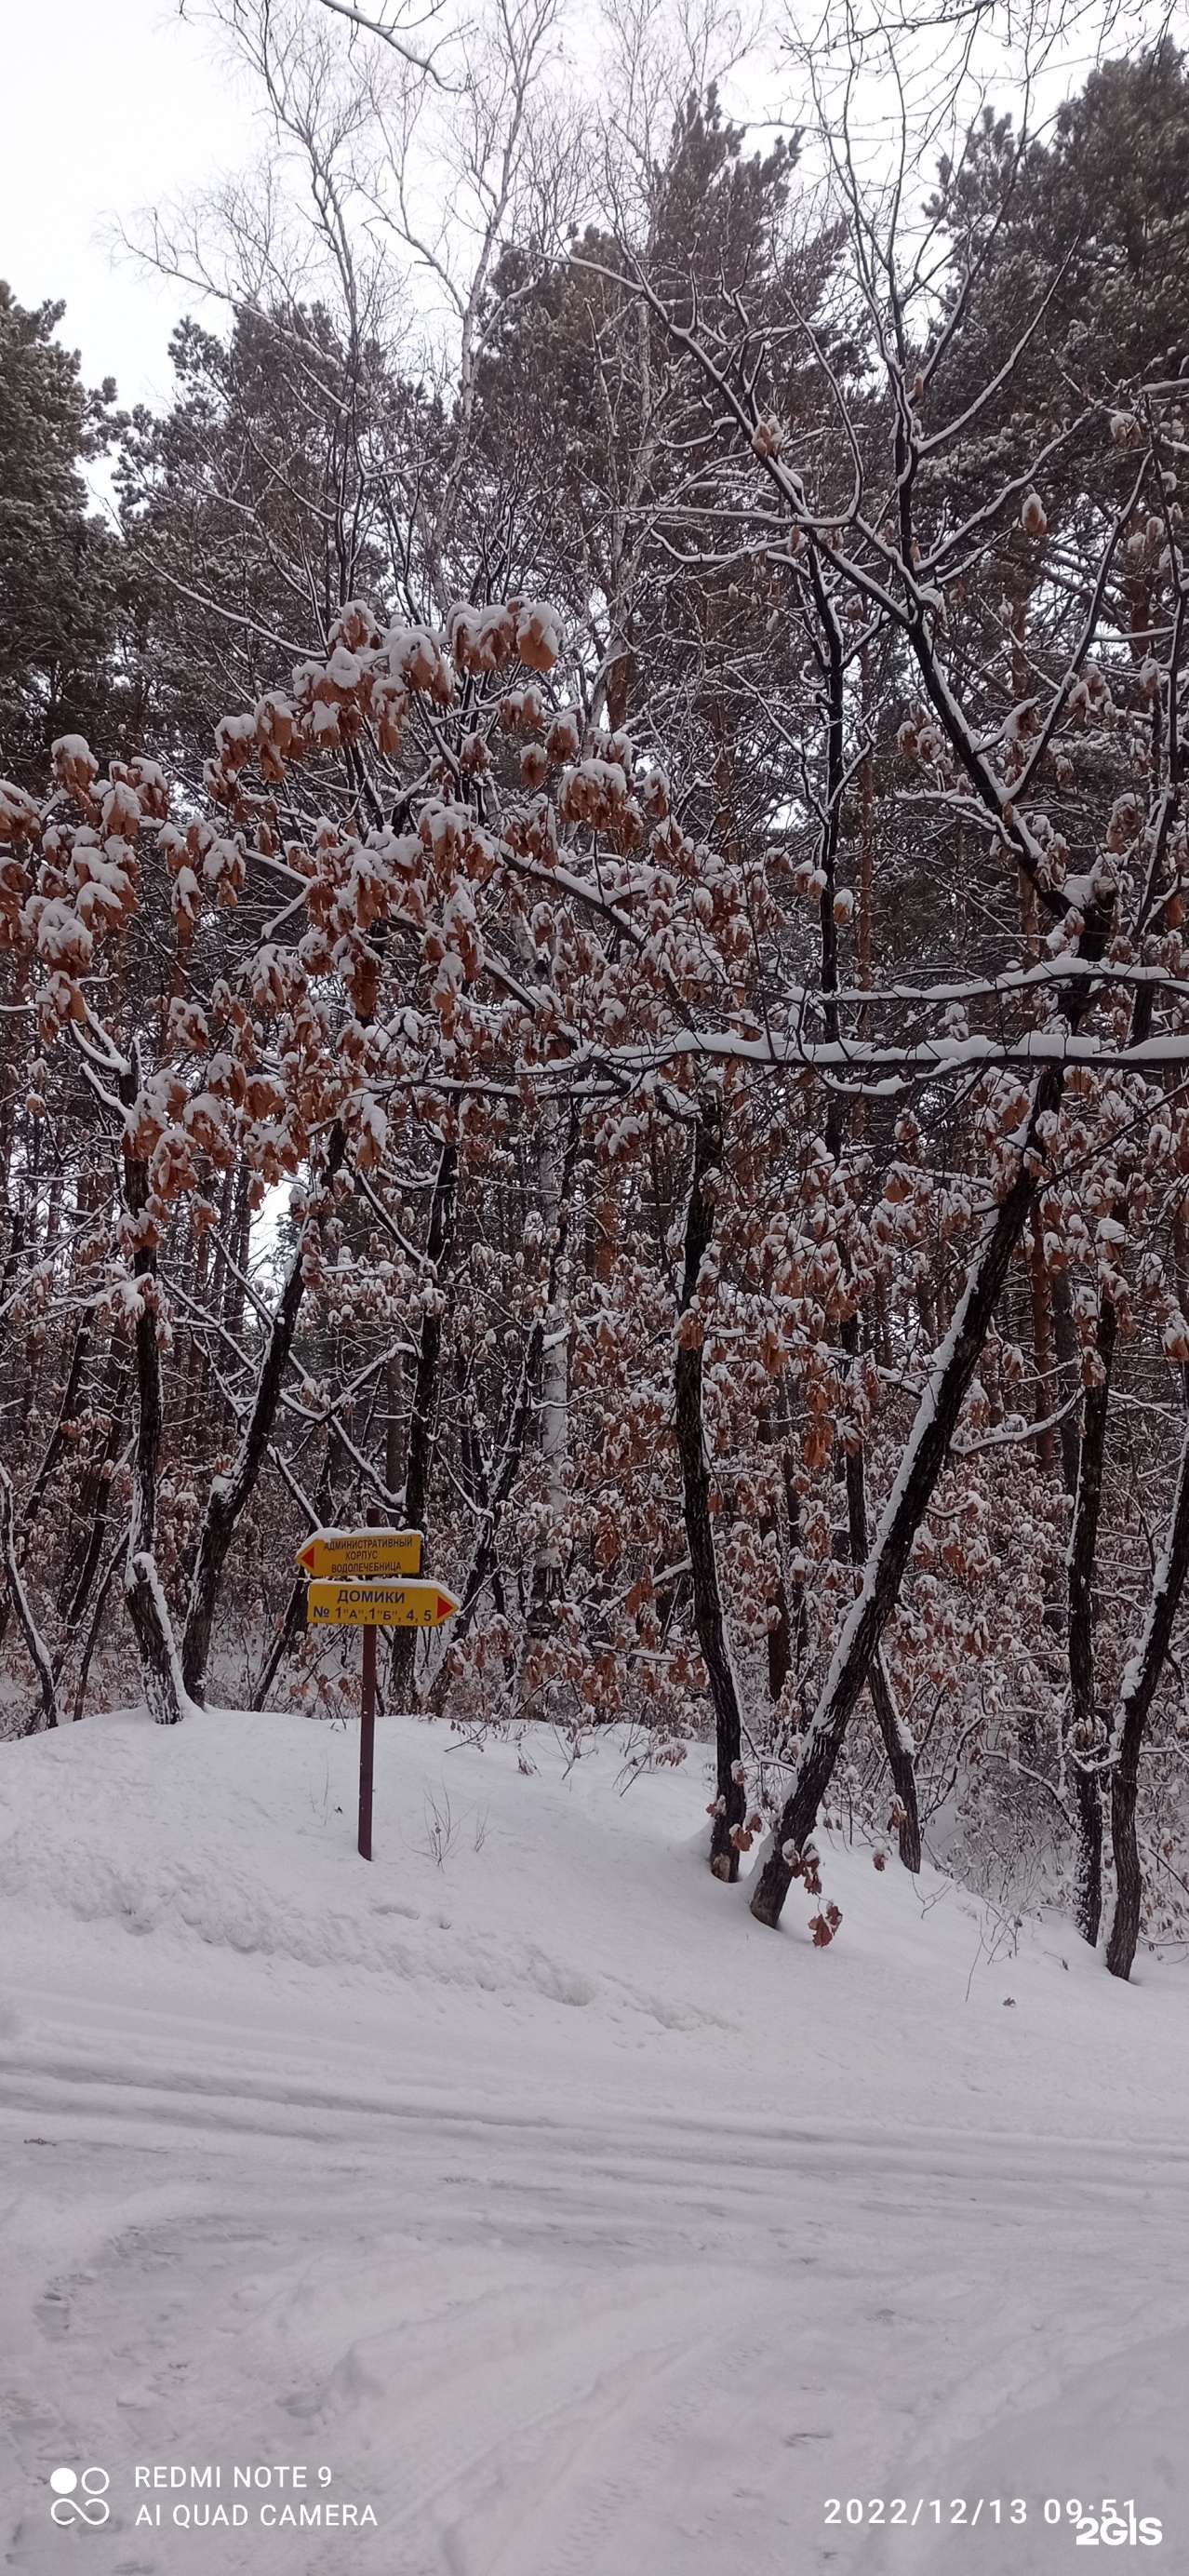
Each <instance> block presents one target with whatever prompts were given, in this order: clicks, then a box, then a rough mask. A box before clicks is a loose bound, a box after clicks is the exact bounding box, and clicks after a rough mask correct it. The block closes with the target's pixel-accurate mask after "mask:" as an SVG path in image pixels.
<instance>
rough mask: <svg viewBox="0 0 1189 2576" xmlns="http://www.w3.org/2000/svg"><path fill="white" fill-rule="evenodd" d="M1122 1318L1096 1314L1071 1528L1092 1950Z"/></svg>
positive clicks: (1077, 1772)
mask: <svg viewBox="0 0 1189 2576" xmlns="http://www.w3.org/2000/svg"><path fill="white" fill-rule="evenodd" d="M1117 1335H1118V1319H1117V1317H1116V1314H1115V1309H1114V1306H1113V1304H1112V1302H1111V1300H1110V1298H1109V1297H1106V1296H1104V1297H1103V1299H1102V1303H1101V1305H1100V1308H1099V1314H1098V1337H1097V1340H1098V1359H1099V1364H1100V1367H1101V1369H1102V1379H1101V1383H1100V1384H1099V1385H1098V1386H1089V1387H1087V1389H1086V1393H1085V1396H1084V1398H1083V1403H1082V1437H1081V1443H1080V1448H1079V1453H1078V1477H1077V1488H1076V1492H1075V1495H1074V1506H1073V1526H1072V1529H1071V1531H1070V1536H1069V1733H1068V1736H1067V1738H1066V1752H1067V1754H1068V1758H1069V1765H1070V1771H1071V1774H1072V1778H1073V1791H1074V1797H1075V1800H1076V1802H1077V1820H1078V1832H1077V1861H1076V1866H1075V1878H1074V1916H1075V1920H1076V1922H1077V1927H1078V1930H1079V1932H1080V1933H1081V1936H1082V1939H1083V1941H1088V1942H1089V1943H1090V1946H1091V1949H1093V1947H1094V1945H1095V1943H1096V1942H1097V1939H1098V1931H1099V1925H1100V1924H1101V1921H1102V1793H1101V1790H1100V1788H1099V1773H1098V1756H1099V1755H1100V1753H1101V1751H1102V1747H1101V1745H1100V1744H1099V1742H1098V1720H1097V1713H1096V1710H1095V1706H1094V1629H1093V1614H1094V1600H1093V1595H1094V1565H1095V1558H1096V1555H1097V1550H1098V1522H1099V1515H1100V1512H1101V1508H1102V1470H1103V1461H1104V1458H1105V1454H1106V1424H1107V1413H1108V1409H1109V1406H1110V1394H1111V1371H1112V1369H1113V1367H1114V1358H1115V1343H1116V1339H1117Z"/></svg>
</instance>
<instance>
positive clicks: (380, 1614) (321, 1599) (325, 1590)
mask: <svg viewBox="0 0 1189 2576" xmlns="http://www.w3.org/2000/svg"><path fill="white" fill-rule="evenodd" d="M458 1606H459V1605H458V1603H457V1601H456V1600H455V1598H454V1595H453V1593H451V1592H443V1590H442V1588H441V1585H440V1584H437V1583H311V1585H310V1588H309V1592H308V1595H307V1618H308V1621H309V1625H310V1627H311V1628H440V1627H441V1626H442V1624H443V1622H444V1621H445V1620H447V1619H453V1618H454V1617H455V1616H456V1614H457V1611H458Z"/></svg>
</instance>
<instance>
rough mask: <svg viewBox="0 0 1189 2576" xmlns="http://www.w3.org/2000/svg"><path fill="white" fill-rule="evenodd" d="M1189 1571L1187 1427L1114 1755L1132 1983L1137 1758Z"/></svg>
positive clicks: (1115, 1962)
mask: <svg viewBox="0 0 1189 2576" xmlns="http://www.w3.org/2000/svg"><path fill="white" fill-rule="evenodd" d="M1187 1571H1189V1427H1187V1428H1186V1431H1185V1436H1184V1439H1183V1441H1182V1443H1181V1455H1180V1460H1179V1463H1178V1466H1177V1480H1176V1487H1175V1490H1174V1494H1173V1506H1172V1514H1171V1518H1170V1522H1169V1532H1168V1545H1167V1547H1166V1549H1165V1551H1164V1554H1163V1556H1162V1557H1161V1559H1160V1561H1159V1564H1158V1565H1157V1568H1156V1573H1155V1578H1154V1580H1153V1584H1152V1598H1151V1601H1150V1602H1149V1604H1148V1615H1147V1619H1146V1621H1145V1623H1144V1629H1143V1633H1142V1635H1141V1637H1140V1640H1139V1643H1138V1645H1137V1647H1136V1651H1135V1653H1134V1655H1132V1656H1131V1657H1130V1658H1129V1660H1128V1662H1127V1664H1126V1665H1125V1666H1124V1672H1123V1688H1122V1692H1121V1694H1120V1699H1119V1705H1118V1709H1117V1711H1116V1714H1115V1723H1114V1728H1113V1730H1112V1739H1111V1753H1112V1756H1113V1768H1112V1773H1111V1845H1112V1849H1113V1852H1114V1861H1115V1912H1114V1919H1113V1921H1112V1923H1111V1929H1110V1937H1109V1940H1108V1942H1107V1946H1106V1964H1107V1966H1108V1968H1109V1969H1110V1972H1111V1975H1112V1977H1124V1978H1126V1977H1129V1976H1130V1975H1131V1969H1132V1963H1133V1961H1134V1958H1135V1947H1136V1943H1137V1941H1138V1939H1139V1916H1140V1904H1141V1900H1142V1897H1143V1877H1142V1873H1141V1870H1140V1865H1139V1844H1138V1842H1137V1839H1136V1831H1135V1810H1136V1803H1137V1800H1138V1796H1139V1757H1140V1749H1141V1746H1142V1744H1143V1740H1144V1729H1145V1727H1146V1725H1147V1722H1148V1712H1149V1710H1150V1708H1151V1705H1152V1701H1153V1698H1154V1697H1155V1692H1156V1684H1157V1682H1158V1681H1159V1679H1160V1674H1161V1670H1162V1667H1163V1664H1164V1658H1165V1656H1166V1655H1167V1653H1168V1648H1169V1642H1170V1639H1171V1637H1172V1628H1173V1621H1174V1619H1175V1617H1176V1615H1177V1610H1178V1608H1179V1605H1180V1600H1181V1594H1182V1592H1183V1591H1184V1588H1185V1576H1186V1572H1187Z"/></svg>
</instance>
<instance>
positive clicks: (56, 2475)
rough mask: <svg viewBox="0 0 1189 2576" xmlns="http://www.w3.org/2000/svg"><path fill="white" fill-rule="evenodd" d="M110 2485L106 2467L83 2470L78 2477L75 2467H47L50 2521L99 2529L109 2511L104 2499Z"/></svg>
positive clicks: (101, 2527)
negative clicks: (77, 2523)
mask: <svg viewBox="0 0 1189 2576" xmlns="http://www.w3.org/2000/svg"><path fill="white" fill-rule="evenodd" d="M110 2484H111V2481H110V2479H109V2477H108V2474H107V2471H106V2469H84V2470H83V2471H82V2474H81V2476H80V2474H79V2472H78V2470H77V2469H51V2471H50V2485H51V2487H52V2488H53V2491H54V2501H53V2503H52V2505H51V2506H50V2520H51V2522H56V2523H61V2524H65V2523H71V2522H87V2523H89V2524H90V2526H91V2529H92V2531H102V2529H103V2526H104V2523H105V2522H106V2521H107V2518H108V2515H109V2513H110V2511H111V2507H110V2505H109V2504H108V2502H107V2490H108V2487H109V2485H110Z"/></svg>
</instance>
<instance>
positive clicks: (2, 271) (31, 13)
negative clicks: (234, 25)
mask: <svg viewBox="0 0 1189 2576" xmlns="http://www.w3.org/2000/svg"><path fill="white" fill-rule="evenodd" d="M186 5H187V8H188V11H189V14H188V15H187V16H183V15H182V14H181V11H180V8H179V0H0V35H2V44H0V66H2V69H3V75H4V81H5V90H6V99H7V110H6V115H5V120H4V149H3V152H2V153H0V276H4V277H7V278H8V280H9V282H10V284H11V285H12V287H13V289H14V292H15V293H16V294H17V296H18V297H19V298H20V300H21V302H22V303H24V304H36V303H40V302H41V301H42V300H43V298H45V297H47V296H52V297H55V298H57V297H64V298H65V299H66V308H67V309H66V314H65V318H64V320H63V322H62V324H61V326H60V328H61V337H62V339H63V340H64V341H65V343H66V345H67V346H68V347H71V348H77V349H79V350H80V351H81V354H82V359H83V367H84V373H85V376H86V379H87V381H88V383H96V382H98V381H99V379H100V378H101V377H103V376H104V375H108V374H110V375H114V376H115V378H116V381H117V385H118V389H119V397H120V400H121V402H123V403H132V402H136V401H138V400H145V401H149V402H157V401H163V400H165V399H167V398H168V396H169V393H170V390H171V370H170V367H169V360H168V340H169V333H170V329H171V327H172V325H173V323H174V322H175V321H176V320H177V319H178V318H179V316H180V315H181V314H182V313H183V312H184V311H195V310H197V309H200V308H199V306H198V302H197V298H196V297H195V296H194V294H193V293H192V292H187V291H186V290H184V289H183V288H181V287H179V286H176V285H172V284H166V283H165V282H163V281H162V280H160V279H158V278H156V277H155V276H154V275H153V274H152V273H151V272H150V271H147V270H146V269H145V268H144V267H143V266H141V265H140V264H139V263H135V262H133V261H131V260H130V259H129V258H128V257H127V256H126V255H125V256H124V257H122V258H120V259H118V260H117V259H115V258H114V257H113V254H112V252H111V250H110V249H109V247H108V246H107V245H106V243H105V241H104V239H103V233H104V228H105V226H110V224H111V223H112V221H113V219H114V220H117V221H123V222H124V223H126V224H131V223H132V222H133V220H134V218H135V216H136V215H137V213H138V211H139V210H140V209H142V208H144V207H147V206H153V205H157V204H161V203H162V202H165V201H167V200H169V199H171V198H175V197H177V196H179V195H185V194H186V193H188V192H189V191H190V190H192V189H194V188H196V187H200V186H207V185H210V184H211V183H212V182H214V181H215V180H216V179H217V178H218V177H219V175H220V174H221V173H223V172H227V171H233V170H236V169H239V168H242V166H243V164H244V162H245V161H246V160H247V159H248V158H249V157H250V156H251V154H252V152H253V149H254V147H258V145H259V142H260V139H261V127H260V125H259V124H257V125H256V127H255V130H253V122H252V118H251V115H250V111H249V104H248V100H247V97H246V95H245V93H244V91H243V90H240V89H237V87H236V86H235V84H234V82H233V80H232V76H231V74H230V72H229V70H228V68H227V66H226V64H225V63H221V62H220V60H219V58H218V56H217V53H216V50H215V45H214V39H213V37H212V35H211V33H210V31H209V28H207V27H204V25H203V22H202V16H201V11H202V6H203V0H186ZM727 5H728V0H723V6H724V9H725V8H726V7H727ZM776 14H778V12H777V11H776V9H775V7H774V6H773V8H772V16H773V18H774V17H775V15H776ZM576 19H577V26H578V29H579V31H580V29H581V26H582V11H581V10H580V9H579V10H578V11H577V12H576ZM1078 32H1079V34H1080V33H1081V32H1082V31H1081V30H1080V29H1079V30H1078ZM572 42H573V38H571V45H572ZM578 50H579V54H581V43H580V41H579V48H578ZM1115 50H1116V51H1119V50H1122V45H1121V44H1120V43H1119V41H1118V37H1116V42H1115ZM1081 54H1082V47H1081V46H1079V45H1078V44H1077V43H1076V41H1075V43H1074V44H1073V45H1072V47H1071V48H1070V49H1069V51H1068V54H1067V57H1066V60H1065V64H1064V69H1063V71H1058V70H1057V67H1056V65H1054V67H1053V69H1052V70H1051V72H1050V74H1049V75H1048V78H1047V80H1046V81H1045V83H1044V85H1043V86H1044V89H1045V91H1046V92H1047V93H1048V99H1047V104H1048V105H1049V107H1050V108H1051V107H1052V106H1053V105H1055V104H1056V100H1057V98H1058V97H1059V96H1060V95H1061V94H1062V92H1063V91H1064V90H1065V89H1066V88H1067V87H1068V86H1071V85H1075V84H1076V83H1077V82H1078V81H1080V79H1082V78H1084V76H1085V71H1086V69H1087V68H1088V60H1085V59H1080V58H1079V57H1080V56H1081ZM571 58H572V55H571ZM754 77H755V76H754V75H752V76H751V78H752V80H753V81H754ZM787 78H788V73H787V71H786V73H785V74H784V76H783V78H782V81H781V86H782V88H783V87H784V81H785V80H787ZM794 79H795V75H794ZM733 86H734V85H733V84H732V87H733ZM996 86H1000V84H998V83H997V84H996ZM748 87H749V78H748V75H747V74H746V73H745V74H744V94H746V93H747V90H748ZM1010 96H1011V93H1010V86H1009V85H1008V96H1007V98H1006V99H1004V100H1002V103H1005V104H1006V103H1009V101H1010ZM774 100H775V90H774V89H772V88H771V87H770V85H769V83H768V82H764V83H761V86H760V89H759V92H758V93H756V91H755V90H754V87H753V88H752V95H751V99H750V101H749V105H750V110H751V113H752V114H753V115H754V114H755V113H756V111H757V110H758V111H759V115H760V117H761V119H762V118H763V116H764V115H765V114H766V113H771V112H772V103H773V102H774ZM734 103H735V102H734V101H732V104H734ZM886 103H887V102H886V101H885V100H883V99H882V98H876V99H874V100H873V107H874V109H875V116H876V126H877V127H878V122H879V116H880V113H881V110H882V108H883V107H884V106H885V105H886ZM745 112H746V111H745ZM877 148H878V147H877ZM932 166H933V160H932V155H930V171H931V170H932ZM219 319H220V320H222V315H221V314H220V316H219Z"/></svg>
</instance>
